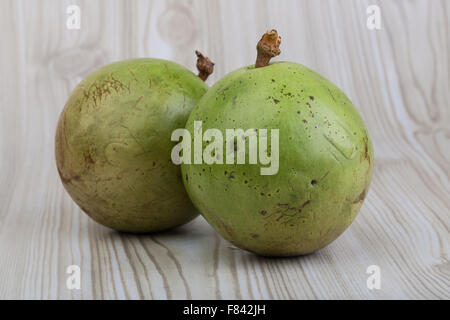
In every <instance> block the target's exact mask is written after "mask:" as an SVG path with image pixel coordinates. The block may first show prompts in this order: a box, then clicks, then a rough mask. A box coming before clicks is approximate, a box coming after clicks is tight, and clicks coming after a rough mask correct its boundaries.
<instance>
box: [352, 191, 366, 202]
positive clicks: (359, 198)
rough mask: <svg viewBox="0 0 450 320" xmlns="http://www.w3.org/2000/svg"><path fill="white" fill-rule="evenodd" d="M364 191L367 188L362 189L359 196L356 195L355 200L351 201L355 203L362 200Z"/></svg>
mask: <svg viewBox="0 0 450 320" xmlns="http://www.w3.org/2000/svg"><path fill="white" fill-rule="evenodd" d="M366 191H367V189H364V190H363V191H362V192H361V193H360V194H359V196H358V197H356V199H355V200H353V203H354V204H356V203H358V202H360V201H364V199H365V198H366Z"/></svg>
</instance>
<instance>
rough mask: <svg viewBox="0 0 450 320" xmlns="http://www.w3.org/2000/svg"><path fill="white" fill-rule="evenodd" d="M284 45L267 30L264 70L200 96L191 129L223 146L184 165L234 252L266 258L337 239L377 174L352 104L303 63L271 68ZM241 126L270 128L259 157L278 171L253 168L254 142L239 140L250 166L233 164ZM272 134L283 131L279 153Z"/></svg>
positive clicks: (195, 193)
mask: <svg viewBox="0 0 450 320" xmlns="http://www.w3.org/2000/svg"><path fill="white" fill-rule="evenodd" d="M280 42H281V41H280V37H279V36H278V34H277V32H276V31H275V30H272V31H269V32H267V33H266V34H265V35H263V37H262V39H261V40H260V41H259V42H258V45H257V52H258V56H257V61H256V64H255V65H251V66H248V67H244V68H241V69H238V70H236V71H233V72H231V73H229V74H228V75H226V76H225V77H224V78H222V79H221V80H220V81H218V82H217V83H216V84H215V85H214V86H213V87H212V88H211V89H210V90H208V92H207V93H206V94H205V95H204V96H203V97H202V98H201V99H200V101H199V103H198V104H197V105H196V107H195V108H194V110H193V111H192V113H191V115H190V116H189V119H188V122H187V124H186V129H187V130H188V131H189V132H190V134H191V136H192V135H194V126H195V121H201V127H200V126H197V128H196V130H197V131H198V130H200V129H201V131H202V132H203V133H206V131H207V130H208V129H214V128H215V129H218V130H219V131H220V133H221V135H222V137H223V140H224V143H223V148H210V149H208V152H209V150H212V151H211V156H212V157H213V158H214V159H216V160H217V162H214V163H212V164H206V163H205V162H203V163H202V164H195V163H193V164H187V163H183V164H182V177H183V181H184V184H185V186H186V189H187V191H188V194H189V196H190V198H191V200H192V201H193V203H194V205H195V206H196V207H197V208H198V210H199V211H200V212H201V214H202V215H203V216H204V217H205V218H206V220H207V221H208V222H209V223H210V224H211V225H212V226H213V227H214V228H215V229H216V230H217V231H218V232H219V233H220V234H221V235H222V236H223V237H224V238H225V239H227V240H229V241H230V242H231V243H233V244H234V245H236V246H238V247H240V248H242V249H245V250H248V251H251V252H254V253H256V254H259V255H264V256H293V255H301V254H307V253H311V252H313V251H315V250H318V249H320V248H322V247H324V246H326V245H327V244H329V243H330V242H332V241H333V240H335V239H336V238H337V237H338V236H339V235H340V234H341V233H343V232H344V230H345V229H346V228H347V227H348V226H349V225H350V224H351V222H352V221H353V219H354V218H355V216H356V214H357V212H358V210H359V209H360V207H361V205H362V203H363V200H364V198H365V196H366V194H367V191H368V187H369V184H370V180H371V176H372V168H373V148H372V144H371V141H370V139H369V135H368V132H367V129H366V127H365V125H364V122H363V120H362V118H361V116H360V115H359V113H358V111H357V110H356V109H355V107H354V106H353V104H352V103H351V102H350V100H349V99H348V98H347V97H346V96H345V94H344V93H343V92H342V91H341V90H339V89H338V88H337V87H336V86H335V85H334V84H332V83H331V82H330V81H328V80H327V79H325V78H324V77H322V76H321V75H319V74H318V73H316V72H314V71H313V70H311V69H309V68H307V67H305V66H303V65H300V64H297V63H292V62H277V63H270V62H269V61H270V58H271V57H273V56H276V55H278V54H279V53H280V50H279V44H280ZM238 128H241V129H243V130H244V131H245V130H248V129H254V131H255V133H258V132H261V131H262V130H261V129H267V138H266V139H267V140H268V144H267V147H266V148H265V149H264V147H263V149H261V148H260V150H258V153H259V155H260V158H261V154H263V155H265V156H269V154H270V153H271V152H272V151H278V153H279V155H278V157H277V158H278V161H279V163H278V167H277V168H276V169H277V170H274V172H273V173H272V174H264V175H263V174H261V173H262V171H261V168H263V167H268V165H263V164H253V163H250V161H249V155H250V148H249V147H248V146H249V141H250V138H249V137H250V135H243V136H240V137H236V138H234V137H233V139H234V140H232V141H231V143H232V145H233V148H231V147H230V149H231V150H232V152H234V153H235V154H238V153H239V152H242V150H241V149H239V148H242V146H241V147H239V142H238V139H240V138H242V139H244V143H245V148H246V149H247V152H246V153H245V157H246V161H245V163H244V164H237V162H236V160H235V162H234V163H231V164H227V162H226V161H225V153H226V152H227V148H226V144H227V143H228V142H227V141H225V137H226V130H227V129H238ZM272 129H274V130H275V129H278V130H279V131H278V135H279V138H278V139H279V140H278V142H279V144H278V150H277V149H276V148H273V146H274V143H275V142H274V141H273V139H274V137H275V136H272V140H271V139H269V138H270V136H271V132H272ZM212 136H214V138H212ZM212 136H211V138H209V142H208V139H204V141H203V143H202V151H203V152H204V153H205V150H207V148H208V147H209V146H210V145H211V144H212V143H213V142H214V141H215V139H216V136H215V135H212ZM205 140H206V141H205ZM259 142H261V135H260V136H259ZM194 144H195V141H194ZM241 145H242V144H241ZM263 146H264V144H263ZM194 147H195V146H194ZM194 149H195V148H194ZM194 152H195V150H194ZM244 152H245V150H244ZM270 156H271V157H272V159H273V161H275V160H274V159H275V157H274V156H276V155H273V154H272V155H270ZM203 157H205V155H204V154H203ZM236 159H237V157H236ZM220 162H223V163H220Z"/></svg>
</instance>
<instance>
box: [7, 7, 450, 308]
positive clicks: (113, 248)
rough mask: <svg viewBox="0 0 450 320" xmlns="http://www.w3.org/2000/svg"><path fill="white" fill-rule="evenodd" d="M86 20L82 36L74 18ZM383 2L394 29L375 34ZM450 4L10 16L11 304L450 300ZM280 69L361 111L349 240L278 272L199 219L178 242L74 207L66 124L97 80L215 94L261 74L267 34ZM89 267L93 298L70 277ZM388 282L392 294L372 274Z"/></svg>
mask: <svg viewBox="0 0 450 320" xmlns="http://www.w3.org/2000/svg"><path fill="white" fill-rule="evenodd" d="M69 4H78V5H79V6H80V8H81V17H82V20H81V29H80V30H68V29H67V28H66V18H67V14H66V8H67V6H68V5H69ZM369 4H378V5H379V6H380V8H381V14H382V29H381V30H378V31H373V30H368V29H367V28H366V18H367V14H366V8H367V6H368V5H369ZM449 16H450V4H449V2H448V1H445V0H442V1H425V0H423V1H418V0H417V1H356V0H354V1H339V2H338V1H323V0H322V1H259V0H258V1H255V0H254V1H238V0H232V1H207V0H202V1H197V0H195V1H194V0H188V1H106V0H103V1H78V0H77V1H75V0H74V1H56V0H45V1H40V2H39V4H38V3H37V2H27V1H12V0H6V1H2V2H1V3H0V30H1V31H0V33H1V39H2V47H1V50H0V70H1V77H0V90H1V91H0V108H1V109H0V111H1V112H0V151H1V153H0V298H2V299H5V298H13V299H18V298H30V299H71V298H81V299H317V298H321V299H353V298H361V299H382V298H383V299H421V298H424V299H449V298H450V290H449V288H450V268H449V262H448V254H449V212H450V201H449V191H450V184H449V174H450V166H449V163H450V143H449V142H450V141H449V140H450V126H449V123H450V94H449V92H450V86H449V84H450V81H449V79H450V60H449V56H450V30H449V29H450V28H449ZM272 27H275V28H276V29H278V31H279V33H280V34H281V35H282V38H283V42H282V54H281V56H280V57H278V58H277V60H289V61H295V62H299V63H302V64H305V65H307V66H309V67H311V68H313V69H315V70H317V71H318V72H320V73H321V74H323V75H324V76H325V77H327V78H328V79H330V80H331V81H333V82H334V83H336V84H337V85H338V86H339V87H340V88H342V89H343V91H344V92H346V93H347V95H348V96H349V97H350V99H351V100H352V101H353V102H354V104H355V105H356V106H357V108H358V109H359V111H360V112H361V114H362V116H363V118H364V119H365V121H366V123H367V127H368V129H369V132H370V135H371V137H372V140H373V144H374V148H375V168H374V177H373V182H372V185H371V189H370V192H369V194H368V196H367V199H366V201H365V203H364V205H363V207H362V209H361V211H360V214H359V215H358V217H357V218H356V220H355V222H354V223H353V224H352V226H351V227H350V228H349V229H348V230H347V231H346V232H345V233H344V234H343V235H342V236H341V237H340V238H339V239H338V240H336V241H335V242H334V243H332V244H331V245H329V246H328V247H327V248H325V249H323V250H320V251H319V252H317V253H315V254H312V255H308V256H304V257H298V258H289V259H266V258H261V257H257V256H255V255H252V254H249V253H246V252H244V251H241V250H238V249H236V248H234V247H232V246H231V245H230V244H229V243H228V242H226V241H225V240H223V239H221V238H220V237H219V236H218V235H217V234H216V233H215V232H214V230H212V228H211V227H209V225H208V224H207V223H206V222H205V221H204V220H203V219H202V218H198V219H196V220H195V221H194V222H192V223H190V224H188V225H186V226H184V227H181V228H178V229H176V230H174V231H172V232H167V233H161V234H155V235H146V236H134V235H126V234H119V233H116V232H113V231H111V230H108V229H106V228H104V227H102V226H100V225H98V224H96V223H95V222H93V221H92V220H90V219H89V218H88V217H87V216H86V215H84V214H83V213H82V212H81V211H80V209H79V208H78V207H77V206H76V205H75V204H74V203H73V202H72V201H71V199H70V198H69V196H68V195H67V193H65V191H64V189H63V187H62V184H61V183H60V181H59V178H58V175H57V171H56V167H55V161H54V157H53V148H54V145H53V137H54V132H55V126H56V122H57V118H58V116H59V113H60V112H61V110H62V108H63V106H64V104H65V100H66V99H67V97H68V95H69V94H70V92H71V90H72V89H73V88H74V87H75V85H76V84H77V83H78V82H79V81H80V80H81V79H82V78H83V77H84V76H86V75H87V74H88V73H90V72H91V71H93V70H94V69H96V68H98V67H100V66H102V65H104V64H106V63H109V62H111V61H116V60H120V59H125V58H131V57H146V56H151V57H161V58H166V59H171V60H174V61H177V62H179V63H181V64H183V65H185V66H187V67H188V68H190V69H191V70H194V67H195V55H194V53H193V52H194V50H195V49H200V50H201V51H202V52H205V53H207V54H208V55H209V56H210V57H211V58H212V60H213V61H215V62H216V69H215V73H214V74H213V75H212V76H211V77H210V78H209V79H208V83H209V84H213V83H214V82H215V81H217V80H218V79H220V78H221V77H222V76H223V75H225V74H226V73H227V72H230V71H232V70H234V69H236V68H238V67H241V66H244V65H248V64H251V63H253V62H254V58H255V44H256V42H257V40H258V38H259V37H260V35H261V34H262V33H263V32H264V31H265V30H267V29H269V28H272ZM73 264H76V265H79V266H80V267H81V272H82V273H81V275H82V277H81V280H82V284H81V290H68V289H67V288H66V279H67V276H68V275H67V274H66V268H67V266H69V265H73ZM372 264H375V265H378V266H380V268H381V290H369V289H368V288H367V286H366V279H367V277H368V275H367V274H366V268H367V267H368V266H369V265H372Z"/></svg>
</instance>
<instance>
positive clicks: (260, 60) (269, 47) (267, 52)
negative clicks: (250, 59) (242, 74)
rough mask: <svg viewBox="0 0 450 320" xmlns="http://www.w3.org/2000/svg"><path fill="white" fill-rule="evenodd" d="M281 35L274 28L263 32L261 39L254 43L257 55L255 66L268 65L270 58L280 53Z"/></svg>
mask: <svg viewBox="0 0 450 320" xmlns="http://www.w3.org/2000/svg"><path fill="white" fill-rule="evenodd" d="M280 43H281V37H280V36H278V32H277V30H275V29H272V30H270V31H267V32H266V33H265V34H263V36H262V38H261V40H259V42H258V44H257V45H256V50H257V52H258V55H257V57H256V63H255V68H261V67H265V66H267V65H269V62H270V59H271V58H273V57H276V56H277V55H279V54H280Z"/></svg>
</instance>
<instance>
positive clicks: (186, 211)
mask: <svg viewBox="0 0 450 320" xmlns="http://www.w3.org/2000/svg"><path fill="white" fill-rule="evenodd" d="M208 61H209V60H208ZM207 88H208V87H207V86H206V85H205V83H204V82H203V81H202V80H201V79H200V78H199V77H197V76H196V75H195V74H193V73H192V72H190V71H189V70H187V69H186V68H184V67H182V66H180V65H178V64H176V63H173V62H169V61H165V60H160V59H133V60H126V61H121V62H117V63H113V64H110V65H107V66H104V67H102V68H100V69H99V70H97V71H95V72H93V73H92V74H90V75H89V76H88V77H87V78H86V79H84V80H83V81H82V82H81V83H80V84H79V85H78V86H77V87H76V88H75V90H74V91H73V93H72V94H71V96H70V98H69V100H68V101H67V104H66V106H65V108H64V110H63V112H62V114H61V116H60V119H59V122H58V127H57V131H56V140H55V154H56V163H57V167H58V171H59V175H60V177H61V180H62V182H63V184H64V187H65V188H66V190H67V192H68V193H69V194H70V196H71V197H72V199H73V200H74V201H75V202H76V203H77V204H78V205H79V206H80V208H81V209H82V210H83V211H84V212H86V213H87V214H88V215H89V216H90V217H91V218H93V219H94V220H95V221H97V222H99V223H101V224H103V225H105V226H107V227H110V228H113V229H116V230H120V231H126V232H153V231H161V230H165V229H168V228H172V227H175V226H178V225H181V224H184V223H186V222H188V221H190V220H191V219H193V218H194V217H196V216H197V212H196V211H195V209H194V207H193V206H192V204H191V202H190V200H189V198H188V196H187V194H186V192H185V190H184V187H183V183H182V181H181V177H180V168H179V167H177V166H176V165H174V164H173V163H172V162H171V157H170V152H171V149H172V147H173V144H174V143H173V142H171V141H170V137H171V133H172V131H173V130H174V129H176V128H179V127H184V125H185V123H186V120H187V118H188V116H189V113H190V112H191V110H192V108H193V107H194V105H195V103H196V102H197V101H198V100H199V99H200V97H202V96H203V94H204V93H205V92H206V91H207Z"/></svg>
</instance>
